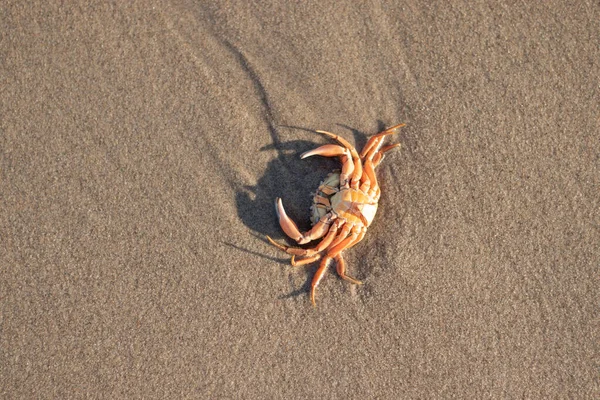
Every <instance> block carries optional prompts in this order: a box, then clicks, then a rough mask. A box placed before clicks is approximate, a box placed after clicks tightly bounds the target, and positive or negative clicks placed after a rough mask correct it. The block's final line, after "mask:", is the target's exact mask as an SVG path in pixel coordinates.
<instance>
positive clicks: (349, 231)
mask: <svg viewBox="0 0 600 400" xmlns="http://www.w3.org/2000/svg"><path fill="white" fill-rule="evenodd" d="M402 126H404V124H399V125H396V126H393V127H391V128H388V129H386V130H385V131H383V132H380V133H378V134H376V135H375V136H373V137H371V138H370V139H369V141H368V142H367V144H366V145H365V147H364V148H363V149H362V152H361V153H360V155H359V154H358V152H357V151H356V149H355V148H354V146H352V145H351V144H350V143H348V142H347V141H346V140H345V139H344V138H342V137H340V136H338V135H336V134H333V133H330V132H325V131H317V132H318V133H322V134H323V135H326V136H328V137H330V138H332V139H334V140H336V141H337V142H338V143H339V144H341V146H340V145H337V144H326V145H324V146H321V147H319V148H316V149H314V150H311V151H308V152H306V153H304V154H302V155H301V156H300V158H302V159H304V158H306V157H310V156H314V155H320V156H325V157H336V156H339V157H340V161H341V163H342V170H341V171H336V172H332V173H331V174H329V175H328V176H327V177H326V178H325V180H324V181H323V183H321V185H320V186H319V188H318V189H317V192H316V194H315V196H314V198H313V205H312V207H311V209H312V216H311V221H312V223H313V227H312V229H310V230H309V231H307V232H304V233H301V232H300V231H299V230H298V226H297V225H296V223H295V222H294V221H292V220H291V219H290V217H288V216H287V214H286V213H285V210H284V208H283V203H282V202H281V199H280V198H277V199H276V200H275V209H276V212H277V217H278V218H279V224H280V225H281V229H283V231H284V232H285V234H286V235H288V236H289V237H291V238H292V239H294V240H295V241H296V242H298V244H306V243H308V242H311V241H313V240H316V239H320V238H323V240H321V242H320V243H319V244H318V245H317V246H316V247H314V248H311V249H302V248H299V247H290V246H286V245H283V244H280V243H277V242H276V241H274V240H273V239H271V238H270V237H269V236H267V239H269V242H271V243H272V244H273V245H274V246H276V247H277V248H279V249H281V250H283V251H285V252H286V253H289V254H292V261H291V263H292V265H293V266H298V265H306V264H309V263H312V262H313V261H316V260H318V259H320V258H321V257H322V254H321V253H323V252H325V257H324V258H323V260H322V261H321V264H320V266H319V269H318V270H317V273H316V274H315V277H314V278H313V281H312V284H311V292H310V299H311V301H312V304H313V306H314V305H316V303H315V291H316V289H317V286H318V285H319V282H320V281H321V279H322V278H323V275H324V274H325V271H326V270H327V266H328V264H329V261H330V260H331V259H334V260H335V261H336V263H337V273H338V275H339V276H340V277H341V278H343V279H345V280H347V281H349V282H351V283H354V284H361V283H362V282H360V281H358V280H356V279H354V278H352V277H350V276H348V275H346V265H345V263H344V259H343V258H342V251H344V250H346V249H349V248H350V247H352V246H354V245H355V244H357V243H358V242H360V241H361V240H362V239H363V237H364V236H365V233H366V232H367V228H368V227H369V225H371V222H372V221H373V217H375V213H376V212H377V202H378V201H379V196H380V194H381V191H380V189H379V185H378V184H377V176H376V175H375V168H376V167H377V166H378V165H379V163H380V162H381V160H382V159H383V155H384V153H385V152H387V151H389V150H391V149H393V148H394V147H397V146H400V143H395V144H391V145H387V146H383V147H382V144H383V139H384V137H385V136H387V135H391V134H393V133H394V132H395V131H396V129H398V128H400V127H402ZM296 256H299V257H304V258H301V259H296Z"/></svg>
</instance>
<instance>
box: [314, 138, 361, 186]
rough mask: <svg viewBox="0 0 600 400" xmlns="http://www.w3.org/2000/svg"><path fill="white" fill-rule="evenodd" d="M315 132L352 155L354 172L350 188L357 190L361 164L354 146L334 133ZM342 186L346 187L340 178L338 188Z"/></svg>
mask: <svg viewBox="0 0 600 400" xmlns="http://www.w3.org/2000/svg"><path fill="white" fill-rule="evenodd" d="M316 132H317V133H321V134H323V135H325V136H328V137H330V138H332V139H334V140H336V141H337V142H338V143H340V144H342V145H343V146H344V147H345V148H346V149H348V150H349V151H350V154H351V155H352V162H353V163H354V171H353V172H352V177H351V178H350V187H352V188H353V189H358V186H359V182H360V177H361V176H362V163H361V161H360V157H359V155H358V152H357V151H356V149H355V148H354V146H352V145H351V144H350V143H349V142H348V141H347V140H346V139H344V138H343V137H341V136H338V135H336V134H335V133H331V132H327V131H316ZM342 186H346V184H345V183H343V182H342V179H341V177H340V187H342Z"/></svg>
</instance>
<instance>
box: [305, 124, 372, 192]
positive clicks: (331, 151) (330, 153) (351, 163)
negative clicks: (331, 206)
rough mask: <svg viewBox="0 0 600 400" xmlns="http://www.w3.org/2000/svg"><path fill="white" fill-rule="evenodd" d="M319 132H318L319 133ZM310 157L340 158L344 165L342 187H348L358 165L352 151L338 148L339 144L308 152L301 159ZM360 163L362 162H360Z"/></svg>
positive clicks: (341, 179)
mask: <svg viewBox="0 0 600 400" xmlns="http://www.w3.org/2000/svg"><path fill="white" fill-rule="evenodd" d="M317 132H318V131H317ZM310 156H323V157H336V156H340V161H341V163H342V172H341V173H340V187H344V186H347V185H348V181H349V179H350V178H349V177H350V176H351V175H352V176H353V173H354V170H355V167H356V163H355V161H356V160H354V157H353V154H352V152H351V151H350V149H348V148H345V147H342V146H338V145H337V144H326V145H323V146H321V147H317V148H316V149H313V150H310V151H307V152H306V153H302V155H300V158H301V159H305V158H306V157H310ZM359 162H360V160H359Z"/></svg>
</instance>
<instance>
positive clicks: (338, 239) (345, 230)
mask: <svg viewBox="0 0 600 400" xmlns="http://www.w3.org/2000/svg"><path fill="white" fill-rule="evenodd" d="M350 229H352V224H345V225H344V226H343V227H342V230H341V231H340V234H339V235H338V236H337V237H336V238H335V239H334V240H333V242H331V244H330V245H329V247H333V246H336V245H337V244H338V243H340V242H341V241H342V240H344V239H345V238H346V236H348V234H349V233H350Z"/></svg>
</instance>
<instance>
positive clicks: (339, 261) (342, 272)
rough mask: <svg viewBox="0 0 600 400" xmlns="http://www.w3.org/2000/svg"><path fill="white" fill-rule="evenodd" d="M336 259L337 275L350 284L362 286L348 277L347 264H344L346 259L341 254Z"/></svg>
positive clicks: (359, 282)
mask: <svg viewBox="0 0 600 400" xmlns="http://www.w3.org/2000/svg"><path fill="white" fill-rule="evenodd" d="M334 259H335V262H336V269H337V273H338V275H339V276H340V278H342V279H345V280H347V281H348V282H350V283H354V284H355V285H362V282H361V281H359V280H356V279H354V278H352V277H350V276H348V275H346V263H345V262H344V258H343V257H342V254H341V253H340V254H338V255H337V256H335V257H334Z"/></svg>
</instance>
